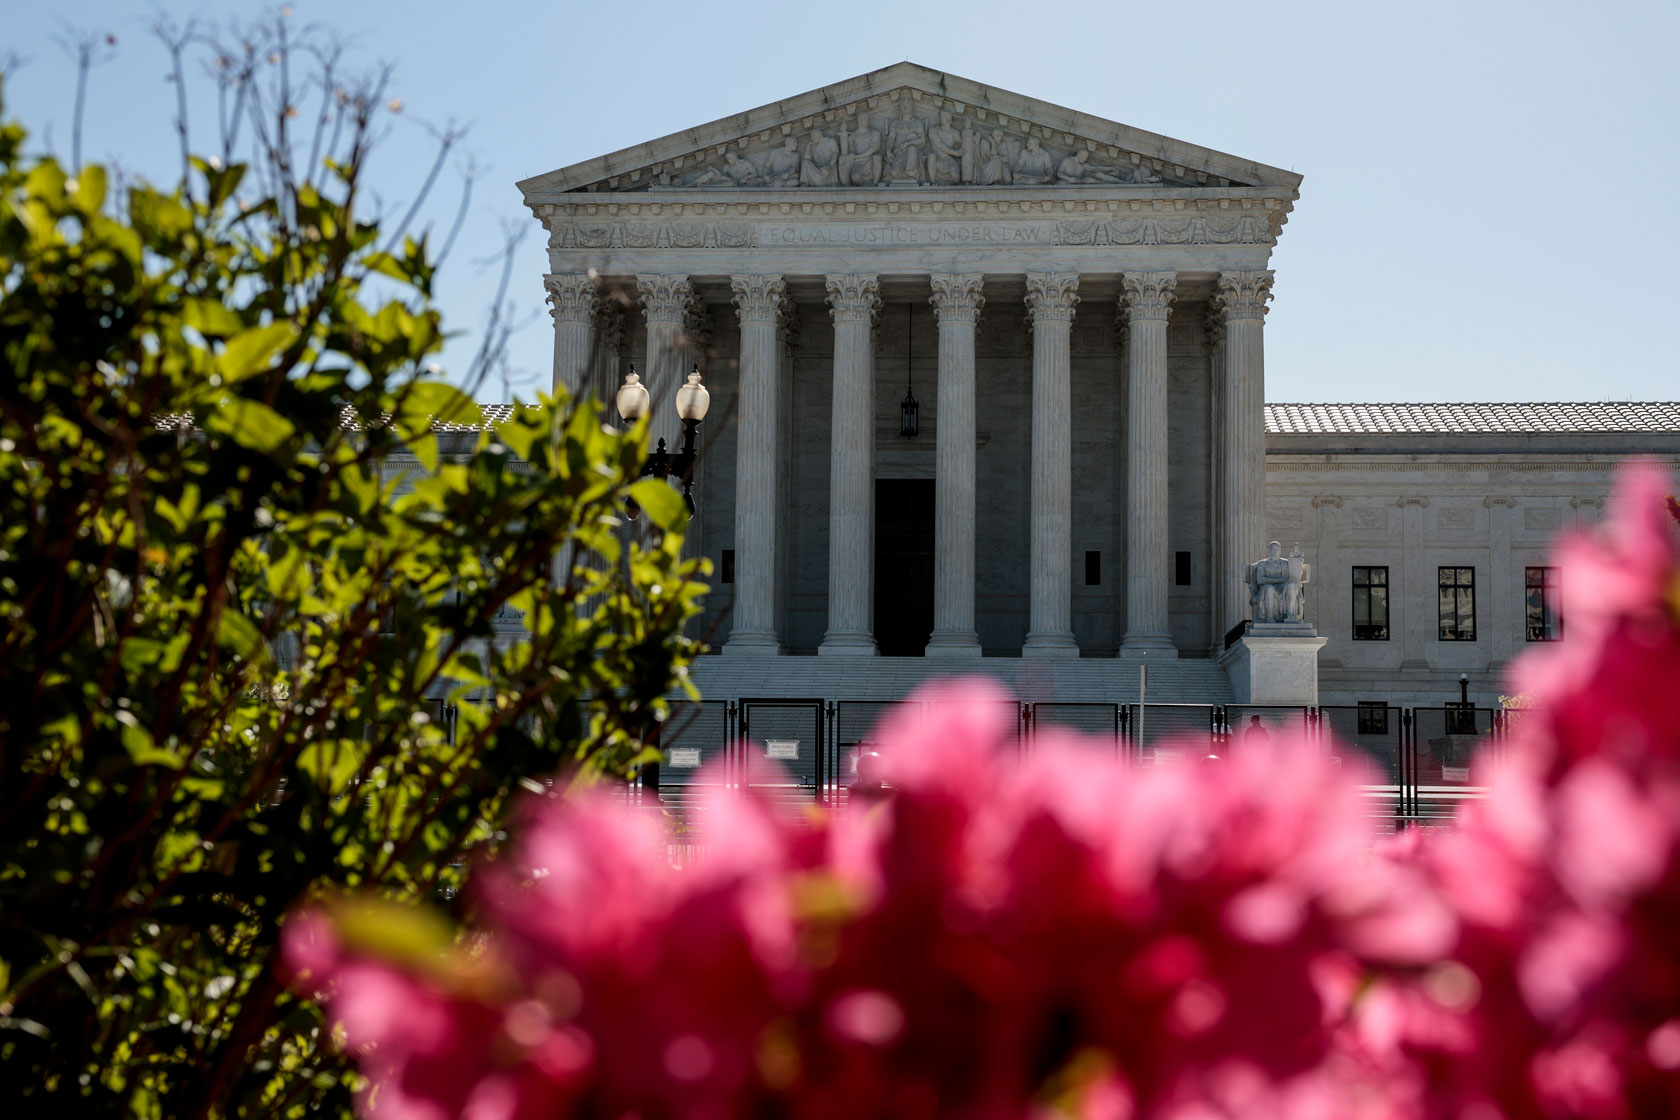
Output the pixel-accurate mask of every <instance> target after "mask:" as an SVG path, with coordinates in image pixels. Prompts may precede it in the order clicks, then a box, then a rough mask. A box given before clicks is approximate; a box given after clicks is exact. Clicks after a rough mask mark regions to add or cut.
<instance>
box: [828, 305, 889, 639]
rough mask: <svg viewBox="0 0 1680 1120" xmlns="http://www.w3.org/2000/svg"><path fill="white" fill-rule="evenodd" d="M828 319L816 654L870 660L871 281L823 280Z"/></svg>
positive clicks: (875, 309) (872, 570)
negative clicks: (822, 565)
mask: <svg viewBox="0 0 1680 1120" xmlns="http://www.w3.org/2000/svg"><path fill="white" fill-rule="evenodd" d="M828 304H829V313H830V314H831V315H832V317H833V319H834V399H833V406H832V408H833V438H832V441H831V444H830V447H829V486H828V632H827V633H825V634H824V635H823V640H822V645H820V646H819V647H817V652H818V653H820V654H845V655H852V656H863V657H872V656H874V655H875V652H876V648H875V634H874V627H873V607H874V584H875V547H874V543H875V342H874V330H873V328H874V324H875V315H876V313H877V312H878V311H879V310H880V306H881V296H880V286H879V284H878V283H877V281H876V278H875V277H874V276H860V275H843V276H830V277H829V278H828Z"/></svg>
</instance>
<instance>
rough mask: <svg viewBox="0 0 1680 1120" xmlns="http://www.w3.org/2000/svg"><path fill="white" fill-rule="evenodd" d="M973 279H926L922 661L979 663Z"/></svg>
mask: <svg viewBox="0 0 1680 1120" xmlns="http://www.w3.org/2000/svg"><path fill="white" fill-rule="evenodd" d="M981 287H982V281H981V277H979V276H977V275H973V276H957V275H953V274H950V273H941V274H937V275H935V276H934V277H933V298H932V300H930V301H929V302H931V303H932V304H933V309H934V314H935V315H936V316H937V317H938V319H939V412H938V416H939V432H938V448H937V458H936V461H935V468H934V476H935V483H934V511H935V512H934V516H933V572H934V575H933V580H934V583H933V634H932V636H931V637H929V638H928V644H927V655H928V656H929V657H938V656H968V657H979V656H980V635H979V634H978V633H976V632H975V629H974V324H975V322H976V321H977V320H978V319H979V317H980V307H981V305H982V304H984V303H985V302H986V299H985V296H984V295H983V294H982V293H981Z"/></svg>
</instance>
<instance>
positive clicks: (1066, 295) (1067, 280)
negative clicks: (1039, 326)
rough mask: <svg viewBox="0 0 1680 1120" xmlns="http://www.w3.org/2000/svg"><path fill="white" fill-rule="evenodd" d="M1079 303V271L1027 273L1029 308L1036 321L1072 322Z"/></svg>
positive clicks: (1032, 317) (1033, 320)
mask: <svg viewBox="0 0 1680 1120" xmlns="http://www.w3.org/2000/svg"><path fill="white" fill-rule="evenodd" d="M1078 303H1079V274H1078V273H1077V272H1029V273H1027V309H1028V310H1029V311H1030V312H1031V313H1032V316H1031V321H1032V322H1034V323H1054V322H1061V323H1071V322H1073V309H1074V307H1075V306H1077V305H1078Z"/></svg>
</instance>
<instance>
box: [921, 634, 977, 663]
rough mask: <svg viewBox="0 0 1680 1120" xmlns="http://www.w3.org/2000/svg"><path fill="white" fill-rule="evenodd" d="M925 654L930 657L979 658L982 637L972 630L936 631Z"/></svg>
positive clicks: (929, 638) (930, 638)
mask: <svg viewBox="0 0 1680 1120" xmlns="http://www.w3.org/2000/svg"><path fill="white" fill-rule="evenodd" d="M924 652H925V653H926V655H927V656H928V657H979V656H980V635H978V634H976V633H975V632H974V631H972V630H935V631H934V632H933V633H932V634H931V635H930V636H929V637H928V644H927V649H926V651H924Z"/></svg>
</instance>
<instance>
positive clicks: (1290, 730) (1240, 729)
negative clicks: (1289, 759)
mask: <svg viewBox="0 0 1680 1120" xmlns="http://www.w3.org/2000/svg"><path fill="white" fill-rule="evenodd" d="M1309 710H1310V709H1308V708H1305V707H1300V706H1289V705H1279V704H1227V705H1225V713H1224V715H1225V721H1224V725H1223V726H1222V727H1220V729H1219V736H1220V738H1221V740H1223V746H1224V749H1225V750H1226V752H1230V751H1235V750H1241V749H1242V747H1243V744H1245V743H1269V742H1270V741H1271V740H1272V737H1273V736H1280V737H1282V738H1286V739H1298V738H1300V737H1302V736H1303V735H1305V734H1307V732H1308V730H1309V729H1310V727H1311V721H1310V720H1309V719H1308V718H1307V717H1308V712H1309Z"/></svg>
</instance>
